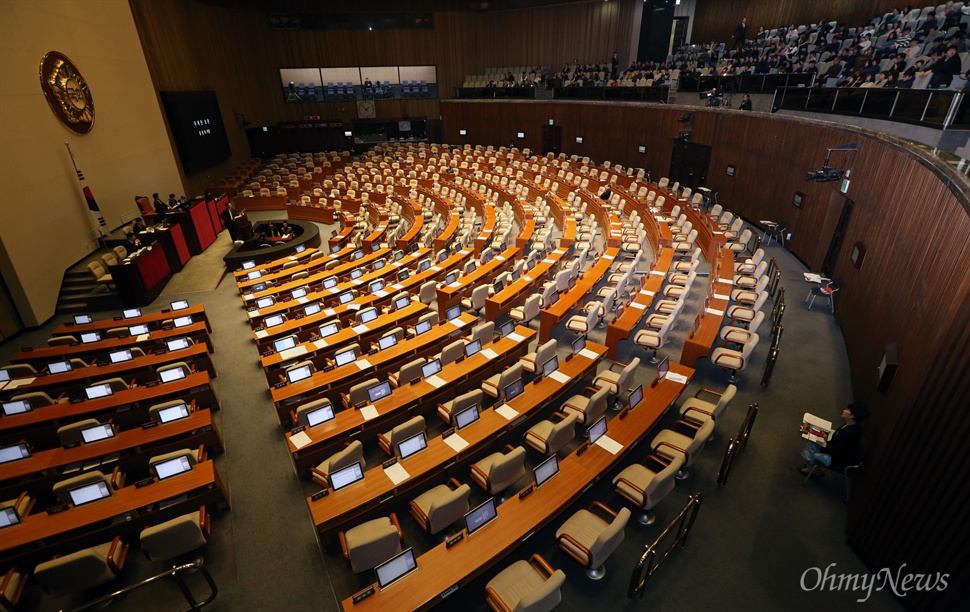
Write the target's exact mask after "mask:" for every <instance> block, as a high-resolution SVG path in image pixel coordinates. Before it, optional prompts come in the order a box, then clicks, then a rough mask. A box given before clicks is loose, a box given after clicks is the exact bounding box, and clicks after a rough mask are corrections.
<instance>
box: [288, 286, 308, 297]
mask: <svg viewBox="0 0 970 612" xmlns="http://www.w3.org/2000/svg"><path fill="white" fill-rule="evenodd" d="M309 292H310V288H309V287H297V288H296V289H294V290H293V291H291V292H290V297H291V298H293V299H294V300H298V299H300V298H302V297H306V296H307V293H309Z"/></svg>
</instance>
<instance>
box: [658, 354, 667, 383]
mask: <svg viewBox="0 0 970 612" xmlns="http://www.w3.org/2000/svg"><path fill="white" fill-rule="evenodd" d="M669 371H670V358H669V357H664V359H663V361H661V362H660V365H658V366H657V377H658V378H664V377H665V376H667V372H669Z"/></svg>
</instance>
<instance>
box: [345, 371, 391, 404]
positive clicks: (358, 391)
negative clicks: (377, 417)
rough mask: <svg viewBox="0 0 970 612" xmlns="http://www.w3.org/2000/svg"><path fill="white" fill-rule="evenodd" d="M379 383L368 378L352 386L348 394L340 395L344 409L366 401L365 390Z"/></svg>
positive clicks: (374, 379)
mask: <svg viewBox="0 0 970 612" xmlns="http://www.w3.org/2000/svg"><path fill="white" fill-rule="evenodd" d="M380 382H381V381H380V380H378V379H376V378H368V379H367V380H365V381H363V382H359V383H357V384H356V385H354V386H352V387H351V388H350V391H349V392H348V393H341V394H340V399H341V400H343V404H344V408H347V409H350V408H353V407H354V406H356V405H357V404H359V403H361V402H366V401H368V399H369V398H368V397H367V390H368V389H370V388H371V387H373V386H374V385H376V384H379V383H380Z"/></svg>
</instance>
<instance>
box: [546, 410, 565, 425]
mask: <svg viewBox="0 0 970 612" xmlns="http://www.w3.org/2000/svg"><path fill="white" fill-rule="evenodd" d="M568 416H569V415H568V414H566V413H564V412H560V411H558V410H557V411H555V412H553V413H552V417H556V420H555V421H553V422H555V423H558V422H559V421H561V420H563V419H565V418H566V417H568ZM552 417H550V418H549V420H550V421H551V420H552Z"/></svg>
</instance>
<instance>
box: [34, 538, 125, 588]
mask: <svg viewBox="0 0 970 612" xmlns="http://www.w3.org/2000/svg"><path fill="white" fill-rule="evenodd" d="M127 555H128V544H127V543H126V542H125V541H124V540H122V539H121V538H120V537H116V538H115V539H114V540H112V541H111V542H108V543H106V544H101V545H99V546H93V547H91V548H85V549H84V550H79V551H77V552H75V553H71V554H69V555H64V556H63V557H57V558H56V559H51V560H50V561H45V562H44V563H40V564H39V565H37V567H36V568H34V578H36V579H37V581H38V582H40V583H41V584H42V585H43V586H44V589H45V590H46V591H47V592H48V593H49V594H51V595H52V596H54V597H60V596H61V595H67V594H70V593H76V592H78V591H84V590H86V589H90V588H93V587H96V586H100V585H102V584H105V583H106V582H110V581H111V580H112V579H113V578H114V577H115V576H117V575H118V572H119V571H121V568H122V567H123V566H124V564H125V557H126V556H127Z"/></svg>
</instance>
